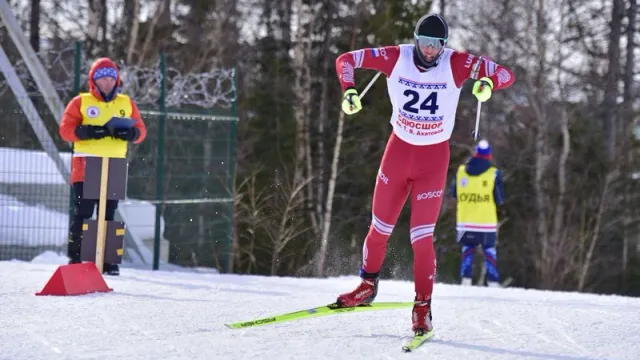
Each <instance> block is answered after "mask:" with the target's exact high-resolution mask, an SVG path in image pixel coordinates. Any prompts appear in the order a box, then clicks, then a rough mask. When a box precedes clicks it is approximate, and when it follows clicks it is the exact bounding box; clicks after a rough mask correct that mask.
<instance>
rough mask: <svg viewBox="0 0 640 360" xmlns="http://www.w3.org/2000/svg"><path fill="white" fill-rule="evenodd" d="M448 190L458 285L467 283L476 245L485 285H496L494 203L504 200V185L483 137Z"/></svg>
mask: <svg viewBox="0 0 640 360" xmlns="http://www.w3.org/2000/svg"><path fill="white" fill-rule="evenodd" d="M451 194H452V196H453V197H454V198H455V199H456V200H457V215H456V230H457V239H458V242H459V243H460V244H461V245H462V263H461V265H460V277H461V278H462V281H461V283H462V285H471V277H472V273H473V271H472V270H473V267H472V265H473V254H474V252H475V250H476V247H477V246H482V249H483V253H484V259H485V264H486V268H487V286H491V287H498V286H500V282H499V281H500V275H499V273H498V264H497V256H496V240H497V230H498V229H497V227H498V213H497V206H498V205H501V204H502V203H503V202H504V186H503V182H502V176H501V175H500V171H499V170H498V169H497V168H496V167H495V166H494V165H493V164H492V162H491V146H490V145H489V143H488V142H487V141H486V140H480V141H479V142H478V144H477V146H476V149H475V154H474V155H473V157H472V158H471V159H470V160H469V161H467V163H466V164H463V165H460V167H458V171H457V173H456V178H455V180H454V182H453V184H452V189H451Z"/></svg>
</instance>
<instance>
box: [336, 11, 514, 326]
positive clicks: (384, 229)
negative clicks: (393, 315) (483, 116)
mask: <svg viewBox="0 0 640 360" xmlns="http://www.w3.org/2000/svg"><path fill="white" fill-rule="evenodd" d="M448 38H449V28H448V26H447V22H446V21H445V19H444V18H443V17H442V16H440V15H438V14H429V15H425V16H423V17H422V18H421V19H420V20H419V21H418V23H417V24H416V27H415V32H414V41H413V44H403V45H399V46H385V47H380V48H367V49H360V50H355V51H350V52H347V53H344V54H342V55H340V56H339V57H338V58H337V59H336V72H337V74H338V78H339V81H340V85H341V87H342V90H343V92H344V93H343V101H342V110H343V111H344V112H345V113H346V114H347V115H351V114H355V113H357V112H358V111H360V110H361V109H362V105H361V102H360V97H359V95H358V91H357V90H356V89H355V76H354V69H357V68H365V69H373V70H377V71H379V72H382V73H384V74H385V75H386V77H387V89H388V93H389V98H390V100H391V104H392V107H393V111H392V114H391V120H390V122H391V125H392V127H393V131H392V134H391V135H390V137H389V140H388V142H387V145H386V148H385V152H384V155H383V157H382V162H381V164H380V168H379V172H378V176H377V178H376V184H375V190H374V194H373V207H372V209H373V210H372V222H371V226H370V228H369V232H368V234H367V236H366V238H365V241H364V246H363V255H362V266H361V267H360V277H361V283H360V284H359V285H358V286H357V288H356V289H355V290H353V291H352V292H349V293H346V294H342V295H339V296H338V299H337V301H336V306H340V307H354V306H358V305H363V304H369V303H371V302H373V301H374V299H375V297H376V295H377V293H378V278H379V272H380V269H381V267H382V263H383V260H384V257H385V253H386V248H387V241H388V239H389V236H390V235H391V232H392V231H393V227H394V225H395V223H396V220H397V218H398V215H399V213H400V211H401V209H402V207H403V205H404V203H405V201H406V198H407V196H409V195H410V196H411V220H410V222H411V224H410V225H411V231H410V240H411V246H412V248H413V253H414V263H413V274H414V282H415V293H416V294H415V300H414V301H415V305H414V306H413V311H412V320H413V323H412V331H413V332H414V333H416V334H418V335H421V334H425V333H428V332H430V331H431V330H432V329H433V326H432V323H431V294H432V292H433V283H434V277H435V274H436V258H435V252H434V248H433V231H434V228H435V226H436V220H437V218H438V213H439V211H440V205H441V203H442V197H443V192H444V188H445V183H446V176H447V168H448V165H449V141H448V140H449V138H450V137H451V132H452V131H453V126H454V123H455V115H456V108H457V106H458V99H459V97H460V92H461V88H462V85H463V83H464V82H465V80H467V79H474V80H476V81H475V83H474V85H473V91H472V93H473V94H474V95H475V96H476V97H477V99H478V101H481V102H485V101H487V100H489V98H490V97H491V93H492V90H498V89H504V88H507V87H509V86H511V84H513V82H514V80H515V77H514V75H513V73H512V72H511V70H509V69H507V68H505V67H503V66H500V65H498V64H496V63H495V62H493V61H492V60H490V59H488V58H485V57H478V56H475V55H472V54H469V53H466V52H460V51H455V50H452V49H449V48H447V47H446V45H447V40H448Z"/></svg>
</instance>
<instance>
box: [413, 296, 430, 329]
mask: <svg viewBox="0 0 640 360" xmlns="http://www.w3.org/2000/svg"><path fill="white" fill-rule="evenodd" d="M412 319H413V326H412V327H411V330H412V331H413V332H414V333H416V334H418V335H422V334H425V333H428V332H429V331H431V330H433V324H431V299H429V298H428V296H425V295H421V294H417V295H416V299H415V303H414V305H413V316H412Z"/></svg>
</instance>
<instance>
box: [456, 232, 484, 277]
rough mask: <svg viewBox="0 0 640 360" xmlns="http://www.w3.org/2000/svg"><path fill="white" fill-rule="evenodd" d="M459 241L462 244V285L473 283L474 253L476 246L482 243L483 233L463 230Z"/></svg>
mask: <svg viewBox="0 0 640 360" xmlns="http://www.w3.org/2000/svg"><path fill="white" fill-rule="evenodd" d="M461 233H462V235H461V236H460V240H458V242H459V243H460V245H462V259H461V261H460V277H461V284H462V285H472V280H471V279H472V277H473V255H474V254H475V252H476V247H477V246H478V245H482V240H483V239H484V235H483V233H479V232H475V231H463V232H461Z"/></svg>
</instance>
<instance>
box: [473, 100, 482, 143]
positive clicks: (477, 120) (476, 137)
mask: <svg viewBox="0 0 640 360" xmlns="http://www.w3.org/2000/svg"><path fill="white" fill-rule="evenodd" d="M481 106H482V103H481V102H480V101H478V107H477V109H476V130H475V131H474V132H473V140H474V141H475V140H478V130H479V127H480V107H481Z"/></svg>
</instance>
